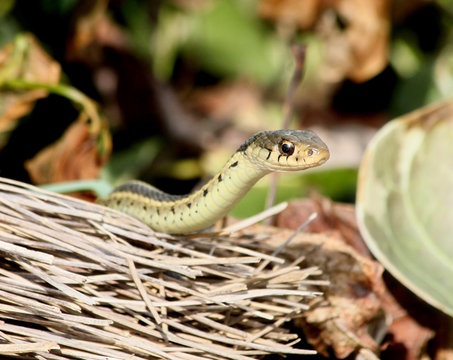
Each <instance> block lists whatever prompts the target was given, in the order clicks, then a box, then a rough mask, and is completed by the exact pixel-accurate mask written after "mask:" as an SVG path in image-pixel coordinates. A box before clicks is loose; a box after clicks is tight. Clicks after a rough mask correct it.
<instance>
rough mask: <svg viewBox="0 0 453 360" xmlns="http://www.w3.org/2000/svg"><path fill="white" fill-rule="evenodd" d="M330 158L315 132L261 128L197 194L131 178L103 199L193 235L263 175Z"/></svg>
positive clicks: (157, 225) (159, 227) (158, 225)
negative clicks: (175, 192) (163, 188)
mask: <svg viewBox="0 0 453 360" xmlns="http://www.w3.org/2000/svg"><path fill="white" fill-rule="evenodd" d="M328 158H329V150H328V148H327V146H326V145H325V144H324V142H323V141H322V140H321V139H320V138H319V137H318V136H317V135H316V134H315V133H314V132H312V131H304V130H277V131H262V132H259V133H257V134H255V135H253V136H252V137H250V138H249V139H248V140H247V141H246V142H245V143H244V144H242V145H241V146H240V147H239V148H238V150H237V151H236V152H235V153H234V154H233V155H232V156H231V158H230V160H228V162H227V163H226V164H225V166H224V167H223V169H222V170H221V171H220V172H219V174H218V175H216V176H214V177H213V178H212V179H211V180H210V181H209V182H208V183H206V184H205V185H204V186H203V187H202V188H201V189H199V190H198V191H196V192H194V193H191V194H188V195H170V194H167V193H164V192H163V191H160V190H158V189H156V188H154V187H152V186H150V185H148V184H146V183H144V182H140V181H130V182H126V183H125V184H123V185H120V186H119V187H117V188H115V189H114V191H113V192H112V193H111V194H110V195H108V196H107V197H106V198H105V199H103V200H101V201H100V202H101V203H102V204H104V205H106V206H108V207H111V208H114V209H118V210H120V211H122V212H125V213H127V214H129V215H131V216H133V217H135V218H137V219H139V220H141V221H143V222H144V223H146V224H148V225H149V226H150V227H151V228H153V229H154V230H156V231H160V232H166V233H170V234H184V233H190V232H194V231H197V230H201V229H204V228H206V227H208V226H210V225H212V224H213V223H214V222H216V221H217V220H218V219H219V218H221V217H222V216H224V215H226V214H227V213H228V212H229V211H230V210H231V208H232V207H233V206H234V205H235V204H236V203H237V202H238V201H239V200H240V199H241V198H242V197H243V196H244V195H245V194H246V193H247V192H248V191H249V189H250V188H251V187H252V186H253V185H254V184H255V183H256V182H257V181H258V180H259V179H261V178H262V177H263V176H264V175H266V174H268V173H270V172H272V171H279V172H285V171H299V170H304V169H307V168H311V167H315V166H318V165H321V164H323V163H324V162H325V161H327V159H328Z"/></svg>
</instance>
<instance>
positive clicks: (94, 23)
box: [67, 0, 128, 61]
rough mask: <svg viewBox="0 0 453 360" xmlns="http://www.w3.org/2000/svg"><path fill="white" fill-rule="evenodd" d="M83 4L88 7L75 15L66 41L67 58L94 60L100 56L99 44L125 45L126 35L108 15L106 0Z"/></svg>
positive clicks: (119, 46)
mask: <svg viewBox="0 0 453 360" xmlns="http://www.w3.org/2000/svg"><path fill="white" fill-rule="evenodd" d="M85 5H86V6H87V7H88V8H86V9H85V12H84V13H83V14H79V16H78V17H77V19H76V22H75V24H74V30H73V34H72V36H71V38H70V39H69V41H68V46H67V57H68V59H70V60H79V61H84V60H87V59H91V60H94V59H95V58H98V57H100V56H102V55H101V54H100V51H101V48H100V46H101V45H102V46H112V47H118V48H123V47H127V44H128V41H127V36H126V35H125V34H124V32H123V31H122V30H121V29H120V28H119V26H117V25H116V24H115V23H114V22H113V21H112V20H111V19H110V17H109V16H108V13H107V10H108V1H107V0H95V1H92V2H87V3H86V4H85ZM98 60H99V59H98Z"/></svg>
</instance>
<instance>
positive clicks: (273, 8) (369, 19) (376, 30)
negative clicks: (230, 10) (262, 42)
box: [259, 0, 391, 82]
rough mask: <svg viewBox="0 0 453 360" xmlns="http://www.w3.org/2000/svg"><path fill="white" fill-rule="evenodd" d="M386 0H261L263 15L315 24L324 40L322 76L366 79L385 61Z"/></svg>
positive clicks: (305, 26)
mask: <svg viewBox="0 0 453 360" xmlns="http://www.w3.org/2000/svg"><path fill="white" fill-rule="evenodd" d="M390 5H391V2H390V1H389V0H371V1H362V0H334V1H331V0H309V1H297V0H261V1H260V3H259V13H260V15H261V16H262V17H264V18H267V19H271V20H274V21H278V22H283V23H289V24H296V25H297V26H299V27H300V28H302V29H308V28H314V29H315V31H316V32H317V33H318V35H319V39H320V40H321V41H322V42H323V44H324V48H325V49H324V51H323V54H322V58H323V63H322V65H321V66H322V67H323V69H320V70H319V72H320V73H322V78H323V79H321V80H323V81H327V82H339V81H341V80H343V79H344V78H349V79H351V80H353V81H356V82H363V81H366V80H368V79H370V78H372V77H373V76H375V75H376V74H378V73H379V72H380V71H382V69H383V68H384V67H385V66H386V65H387V62H388V43H389V36H390Z"/></svg>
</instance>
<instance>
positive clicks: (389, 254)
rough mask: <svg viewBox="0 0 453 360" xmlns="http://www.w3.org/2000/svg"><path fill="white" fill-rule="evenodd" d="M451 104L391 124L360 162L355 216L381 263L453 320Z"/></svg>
mask: <svg viewBox="0 0 453 360" xmlns="http://www.w3.org/2000/svg"><path fill="white" fill-rule="evenodd" d="M452 205H453V102H452V101H449V102H442V103H438V104H435V105H432V106H428V107H425V108H422V109H420V110H418V111H415V112H413V113H410V114H408V115H405V116H403V117H401V118H398V119H396V120H394V121H391V122H390V123H388V124H387V125H386V126H385V127H384V128H383V129H381V130H380V131H379V132H378V134H377V135H376V137H375V138H374V139H373V141H372V142H371V143H370V145H369V147H368V149H367V152H366V154H365V157H364V159H363V161H362V164H361V167H360V172H359V181H358V190H357V218H358V222H359V228H360V231H361V233H362V235H363V237H364V239H365V242H366V243H367V245H368V247H369V248H370V250H371V251H372V253H373V254H374V255H375V256H376V258H377V259H378V260H379V261H380V262H381V263H382V264H383V265H384V266H385V268H386V269H387V270H389V271H390V272H391V273H392V275H393V276H395V277H396V278H397V279H398V280H399V281H401V282H402V283H403V284H404V285H406V286H407V287H408V288H409V289H411V290H412V291H413V292H414V293H416V294H417V295H418V296H419V297H421V298H422V299H424V300H425V301H427V302H428V303H430V304H431V305H433V306H435V307H437V308H438V309H440V310H442V311H444V312H445V313H447V314H450V315H453V241H452V234H453V211H452Z"/></svg>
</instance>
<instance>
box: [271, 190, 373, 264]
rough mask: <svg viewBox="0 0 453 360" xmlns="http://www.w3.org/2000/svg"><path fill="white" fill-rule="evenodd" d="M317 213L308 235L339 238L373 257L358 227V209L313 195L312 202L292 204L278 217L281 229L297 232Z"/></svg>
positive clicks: (308, 200)
mask: <svg viewBox="0 0 453 360" xmlns="http://www.w3.org/2000/svg"><path fill="white" fill-rule="evenodd" d="M313 212H316V213H317V214H318V216H317V218H316V219H315V220H313V221H312V222H311V223H310V224H308V225H307V227H306V228H305V229H304V230H305V231H306V232H314V233H323V234H326V235H329V236H332V237H335V238H337V239H339V240H342V241H343V242H345V243H346V244H348V245H350V246H352V247H353V248H354V249H355V250H356V251H358V252H359V253H360V254H361V255H364V256H369V255H370V252H369V251H368V249H367V247H366V246H365V244H364V242H363V240H362V237H361V236H360V233H359V230H358V227H357V222H356V218H355V209H354V206H353V205H350V204H341V203H334V202H332V201H331V200H329V199H327V198H323V197H321V196H319V195H317V194H313V195H312V197H311V198H310V199H300V200H294V201H290V203H289V205H288V207H287V208H286V209H285V210H284V211H282V212H281V213H280V214H279V215H278V217H277V226H278V227H283V228H288V229H294V230H295V229H297V228H298V227H299V226H300V224H302V223H303V222H305V220H306V219H307V218H308V216H310V214H312V213H313Z"/></svg>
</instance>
